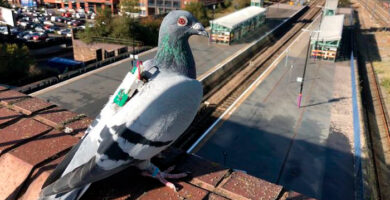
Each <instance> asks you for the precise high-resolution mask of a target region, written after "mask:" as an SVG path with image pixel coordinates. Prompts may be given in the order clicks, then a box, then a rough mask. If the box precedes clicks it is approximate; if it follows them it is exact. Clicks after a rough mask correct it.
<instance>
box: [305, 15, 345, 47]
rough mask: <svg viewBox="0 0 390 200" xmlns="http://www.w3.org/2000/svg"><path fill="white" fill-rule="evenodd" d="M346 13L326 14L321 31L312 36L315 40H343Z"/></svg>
mask: <svg viewBox="0 0 390 200" xmlns="http://www.w3.org/2000/svg"><path fill="white" fill-rule="evenodd" d="M343 25H344V15H333V16H324V17H323V19H322V22H321V27H320V32H319V35H318V33H316V34H314V35H313V36H312V39H313V40H318V41H335V40H341V35H342V33H343Z"/></svg>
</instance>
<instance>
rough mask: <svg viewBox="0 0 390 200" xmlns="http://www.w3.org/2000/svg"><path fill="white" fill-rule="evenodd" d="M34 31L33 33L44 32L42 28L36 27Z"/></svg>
mask: <svg viewBox="0 0 390 200" xmlns="http://www.w3.org/2000/svg"><path fill="white" fill-rule="evenodd" d="M34 30H35V31H38V32H44V31H45V29H44V28H43V26H37V27H35V29H34Z"/></svg>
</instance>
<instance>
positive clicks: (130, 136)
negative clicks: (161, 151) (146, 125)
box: [113, 124, 172, 147]
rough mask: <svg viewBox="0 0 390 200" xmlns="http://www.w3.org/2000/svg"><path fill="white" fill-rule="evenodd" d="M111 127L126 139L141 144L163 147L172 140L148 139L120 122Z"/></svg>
mask: <svg viewBox="0 0 390 200" xmlns="http://www.w3.org/2000/svg"><path fill="white" fill-rule="evenodd" d="M113 129H114V130H116V131H117V132H118V133H119V134H120V136H121V137H122V138H124V139H125V140H126V141H128V142H130V143H133V144H143V145H149V146H153V147H163V146H166V145H168V144H170V143H171V142H172V140H171V141H166V142H161V141H152V140H149V139H147V138H145V137H144V136H142V135H141V134H139V133H136V132H134V131H132V130H130V129H128V128H127V127H126V125H125V124H122V125H120V126H114V127H113Z"/></svg>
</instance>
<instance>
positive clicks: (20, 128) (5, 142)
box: [0, 118, 52, 154]
mask: <svg viewBox="0 0 390 200" xmlns="http://www.w3.org/2000/svg"><path fill="white" fill-rule="evenodd" d="M50 129H52V128H51V127H49V126H46V125H45V124H42V123H39V122H38V121H35V120H33V119H27V118H26V119H22V120H20V121H18V122H16V123H15V124H12V125H9V126H7V127H5V128H3V129H0V154H1V152H3V151H4V150H7V149H9V148H11V147H12V146H14V145H19V144H22V143H24V142H26V141H27V140H29V139H31V138H32V137H35V136H38V135H39V134H43V133H45V132H46V131H49V130H50Z"/></svg>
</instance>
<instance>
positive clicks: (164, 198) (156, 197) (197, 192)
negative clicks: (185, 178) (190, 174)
mask: <svg viewBox="0 0 390 200" xmlns="http://www.w3.org/2000/svg"><path fill="white" fill-rule="evenodd" d="M178 185H180V186H182V188H181V189H180V190H179V191H178V192H174V191H173V190H172V189H170V188H168V187H165V186H161V187H159V188H156V189H152V190H150V191H148V192H147V193H145V194H144V195H142V196H141V197H140V198H138V200H151V199H153V200H171V199H177V200H181V199H191V200H201V199H204V198H205V197H206V195H207V194H208V192H207V191H206V190H203V189H201V188H198V187H196V186H193V185H191V184H188V183H185V182H179V183H178Z"/></svg>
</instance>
